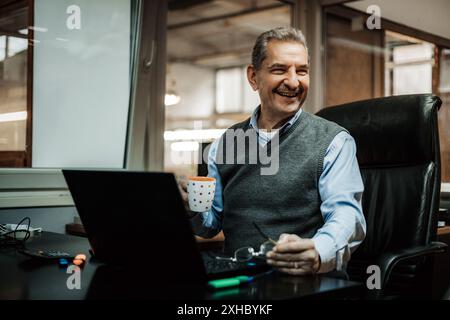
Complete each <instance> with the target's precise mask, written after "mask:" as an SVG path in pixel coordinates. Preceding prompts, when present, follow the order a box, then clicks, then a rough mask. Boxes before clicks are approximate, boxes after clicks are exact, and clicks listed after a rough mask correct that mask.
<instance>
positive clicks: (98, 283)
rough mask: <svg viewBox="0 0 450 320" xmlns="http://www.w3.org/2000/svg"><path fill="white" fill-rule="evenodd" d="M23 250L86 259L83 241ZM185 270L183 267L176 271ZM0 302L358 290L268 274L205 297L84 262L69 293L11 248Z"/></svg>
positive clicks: (45, 236) (50, 271) (55, 276)
mask: <svg viewBox="0 0 450 320" xmlns="http://www.w3.org/2000/svg"><path fill="white" fill-rule="evenodd" d="M27 247H29V248H46V249H47V250H64V251H66V252H78V253H88V252H89V248H90V247H89V242H88V240H87V239H86V238H81V237H75V236H68V235H62V234H57V233H51V232H43V233H42V234H41V235H40V236H37V237H32V238H30V240H29V241H28V242H27ZM152 260H153V263H158V264H160V265H161V266H162V267H164V263H165V262H164V261H159V260H158V259H157V258H156V257H154V258H152ZM186 264H188V261H184V262H183V264H181V265H180V266H179V267H180V268H182V267H183V265H186ZM0 266H1V272H0V299H56V300H59V299H65V300H79V299H105V298H114V299H122V298H141V299H143V298H144V299H145V298H148V299H187V300H193V299H206V300H217V299H229V300H260V299H269V300H272V299H274V300H279V299H286V300H287V299H301V298H313V299H315V298H337V299H342V298H349V297H350V298H355V297H356V298H357V297H358V296H359V295H360V293H361V292H362V290H363V284H362V283H358V282H353V281H347V280H342V279H336V278H330V277H327V276H324V275H317V276H315V277H312V276H311V277H293V276H288V275H282V274H278V273H272V274H270V275H268V276H267V277H261V278H258V279H256V280H255V281H254V282H252V283H250V284H249V285H247V286H243V287H239V288H232V289H230V290H219V291H216V292H214V291H209V290H207V289H206V288H205V287H202V286H195V285H184V286H180V287H173V286H162V287H161V286H159V285H158V284H157V283H155V281H154V279H155V278H157V277H158V274H154V273H150V274H149V272H148V269H147V268H146V266H145V264H140V263H139V261H136V265H135V266H134V267H132V268H130V269H124V268H119V267H115V266H106V265H103V264H101V263H99V262H96V261H94V260H93V259H89V261H87V262H86V264H85V266H84V267H83V268H82V269H81V274H80V280H81V287H80V289H72V290H71V289H69V288H68V287H67V280H68V278H69V277H70V276H71V274H70V273H67V272H66V270H64V269H61V268H60V267H59V266H58V263H56V262H54V263H50V262H48V261H47V260H44V261H43V262H42V260H41V259H32V258H29V257H27V256H25V255H23V254H20V253H18V252H17V251H16V250H14V249H13V248H2V249H1V252H0Z"/></svg>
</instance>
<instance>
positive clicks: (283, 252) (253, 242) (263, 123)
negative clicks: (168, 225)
mask: <svg viewBox="0 0 450 320" xmlns="http://www.w3.org/2000/svg"><path fill="white" fill-rule="evenodd" d="M247 77H248V81H249V83H250V85H251V87H252V88H253V90H255V91H258V93H259V97H260V100H261V105H260V106H259V107H257V108H256V109H255V111H254V112H253V114H252V116H251V118H250V119H248V120H246V121H244V122H242V123H239V124H236V125H234V126H233V127H231V128H230V129H229V130H241V131H243V132H255V135H256V136H257V140H258V144H259V146H258V147H257V148H258V149H259V150H266V149H268V150H269V149H270V150H272V151H269V153H270V152H272V153H273V152H277V156H278V159H279V168H278V170H277V172H276V173H275V174H272V175H262V174H261V170H260V169H261V163H258V164H249V163H248V162H246V163H245V164H244V165H243V164H242V162H241V163H239V162H236V160H237V159H238V158H239V157H240V156H241V157H242V154H239V152H238V154H237V155H234V158H233V159H234V160H235V161H234V162H232V163H227V162H225V163H222V162H221V161H218V159H219V155H220V156H221V157H220V158H221V159H224V157H223V155H224V152H225V149H224V146H227V145H230V144H231V145H232V146H234V145H236V143H237V139H230V138H229V136H227V135H225V134H224V135H223V136H222V137H221V138H220V139H218V140H217V141H215V142H214V143H213V144H212V146H211V148H210V150H209V156H208V175H209V176H211V177H214V178H216V193H215V196H214V202H213V206H212V208H211V210H210V211H208V212H204V213H200V214H198V215H196V216H194V217H193V218H192V221H193V226H194V230H195V232H196V233H197V234H198V235H200V236H203V237H212V236H214V235H216V234H217V233H218V232H220V231H221V230H223V232H224V236H225V252H226V253H228V254H230V255H232V254H233V252H234V251H235V250H237V249H239V248H240V247H244V246H252V247H254V248H255V250H258V248H259V245H260V244H261V243H263V242H264V240H265V239H264V237H263V236H262V235H261V232H260V231H259V230H257V229H258V228H257V227H255V226H254V225H255V223H256V224H257V225H258V226H259V228H260V229H262V230H263V232H265V233H267V235H268V236H269V237H271V238H273V239H278V241H277V244H276V246H275V247H274V248H273V249H272V251H270V252H268V253H267V255H266V256H267V262H268V264H270V265H272V266H274V267H275V268H277V269H278V270H279V271H281V272H285V273H288V274H292V275H303V274H312V273H316V272H320V273H324V272H329V271H332V270H334V269H341V268H342V266H343V265H345V263H346V262H347V261H348V260H349V258H350V253H351V252H352V251H354V250H355V249H356V247H357V246H358V245H359V244H360V243H361V242H362V240H363V239H364V237H365V230H366V224H365V219H364V216H363V214H362V209H361V196H362V192H363V183H362V179H361V175H360V172H359V168H358V163H357V159H356V146H355V142H354V140H353V138H352V137H351V136H350V135H349V134H348V132H347V131H346V130H345V129H344V128H342V127H339V126H338V125H337V124H335V123H332V122H329V121H327V120H325V119H322V118H319V117H316V116H314V115H311V114H308V113H307V112H306V111H304V110H302V109H301V107H302V105H303V103H304V102H305V100H306V97H307V93H308V87H309V58H308V50H307V46H306V43H305V39H304V36H303V34H302V33H301V31H299V30H296V29H293V28H276V29H273V30H270V31H268V32H265V33H263V34H261V35H260V36H259V37H258V39H257V40H256V43H255V46H254V48H253V53H252V64H251V65H249V66H248V68H247ZM250 136H251V134H250ZM227 137H228V138H227ZM275 138H276V139H275ZM274 141H275V142H276V144H275V143H274ZM226 150H228V149H226ZM244 159H246V160H248V159H249V155H248V151H246V152H245V154H244ZM181 187H182V189H183V191H182V195H183V198H184V199H185V200H186V199H187V194H186V193H185V190H186V185H185V183H182V185H181Z"/></svg>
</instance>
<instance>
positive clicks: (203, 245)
mask: <svg viewBox="0 0 450 320" xmlns="http://www.w3.org/2000/svg"><path fill="white" fill-rule="evenodd" d="M66 233H67V234H69V235H72V236H79V237H87V235H86V231H85V230H84V227H83V225H81V224H78V223H69V224H66ZM195 239H196V240H197V243H198V245H199V248H200V250H220V249H222V247H223V241H224V239H225V238H224V236H223V232H220V233H219V234H218V235H216V236H215V237H213V238H211V239H205V238H202V237H199V236H195Z"/></svg>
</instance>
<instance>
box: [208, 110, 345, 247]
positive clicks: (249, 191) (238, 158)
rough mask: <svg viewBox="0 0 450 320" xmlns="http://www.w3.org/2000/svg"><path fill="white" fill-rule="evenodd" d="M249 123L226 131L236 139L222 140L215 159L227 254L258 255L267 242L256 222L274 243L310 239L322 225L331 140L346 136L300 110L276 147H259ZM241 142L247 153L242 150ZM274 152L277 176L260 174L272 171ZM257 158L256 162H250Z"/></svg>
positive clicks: (230, 136) (273, 140) (341, 129)
mask: <svg viewBox="0 0 450 320" xmlns="http://www.w3.org/2000/svg"><path fill="white" fill-rule="evenodd" d="M249 122H250V120H249V119H247V120H246V121H244V122H241V123H238V124H236V125H234V126H232V127H231V128H229V129H228V130H227V133H230V132H232V133H233V134H231V135H227V133H225V134H224V135H223V136H222V137H221V140H220V143H219V147H218V152H217V157H216V161H217V168H218V170H219V174H220V177H221V180H222V186H223V201H224V211H223V213H224V214H223V221H222V227H223V231H224V235H225V247H224V250H225V252H226V253H228V254H233V253H234V251H235V250H236V249H238V248H241V247H244V246H251V247H253V248H255V250H259V247H260V245H261V244H262V243H263V242H264V241H265V240H266V239H264V237H263V236H262V235H261V234H260V233H259V232H258V230H257V229H256V228H255V226H254V224H253V222H255V223H256V224H257V225H258V226H259V227H260V228H261V229H262V230H263V232H265V233H266V234H268V235H269V236H270V237H271V238H272V239H275V240H277V239H278V237H279V236H280V234H281V233H293V234H297V235H299V236H300V237H305V238H311V237H312V236H313V235H314V234H315V233H316V232H317V230H318V229H319V228H320V227H321V226H322V225H323V223H324V221H323V218H322V214H321V212H320V204H321V199H320V194H319V190H318V181H319V177H320V175H321V174H322V171H323V159H324V156H325V152H326V149H327V148H328V146H329V145H330V143H331V141H332V140H333V138H334V137H335V136H336V135H337V134H338V133H339V132H341V131H345V129H344V128H342V127H340V126H338V125H337V124H335V123H334V122H330V121H327V120H325V119H322V118H319V117H317V116H314V115H311V114H309V113H307V112H305V111H302V113H301V114H300V117H299V118H298V119H297V121H296V122H295V123H294V124H293V125H292V126H291V127H290V128H288V129H287V130H285V131H284V132H282V133H281V134H280V135H279V136H278V143H276V140H277V139H272V141H270V142H269V143H268V144H267V145H266V146H265V147H261V146H259V144H258V143H256V145H255V143H254V142H255V139H256V141H257V133H256V131H255V130H253V129H251V128H250V127H249ZM236 129H242V130H237V131H236ZM230 130H231V131H230ZM239 132H240V133H239ZM240 136H241V137H240ZM242 136H243V137H244V139H241V138H242ZM243 140H245V150H242V148H241V145H242V143H241V142H242V141H243ZM239 141H240V142H239ZM277 145H278V147H277ZM230 146H231V148H234V152H231V151H230V150H231V149H229V148H230ZM261 148H262V149H261ZM249 149H250V150H249ZM227 152H228V158H227ZM258 152H261V153H262V154H263V155H264V154H266V155H267V157H266V158H265V161H266V162H264V161H259V157H258V154H259V153H258ZM276 153H278V161H279V162H278V163H279V166H278V171H277V172H276V173H275V174H269V175H267V174H266V175H263V174H261V173H262V171H261V169H262V168H264V167H268V166H269V165H267V159H268V158H269V159H272V161H276V159H277V158H276ZM230 155H231V156H230ZM255 155H257V157H258V161H256V163H255V161H254V160H252V159H254V158H253V157H254V156H255ZM230 159H232V160H233V161H230ZM230 162H231V163H230Z"/></svg>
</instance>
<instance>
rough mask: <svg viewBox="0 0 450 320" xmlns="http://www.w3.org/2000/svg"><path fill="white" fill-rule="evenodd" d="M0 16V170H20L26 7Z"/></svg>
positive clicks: (23, 139) (23, 144)
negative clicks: (4, 168)
mask: <svg viewBox="0 0 450 320" xmlns="http://www.w3.org/2000/svg"><path fill="white" fill-rule="evenodd" d="M2 11H3V13H4V15H0V167H5V166H6V167H23V166H27V165H28V164H29V157H28V156H27V152H26V151H27V117H28V110H27V68H28V39H27V35H26V32H24V30H25V31H26V30H27V29H26V28H27V25H28V8H20V9H17V8H14V9H8V7H6V8H4V9H2Z"/></svg>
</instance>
